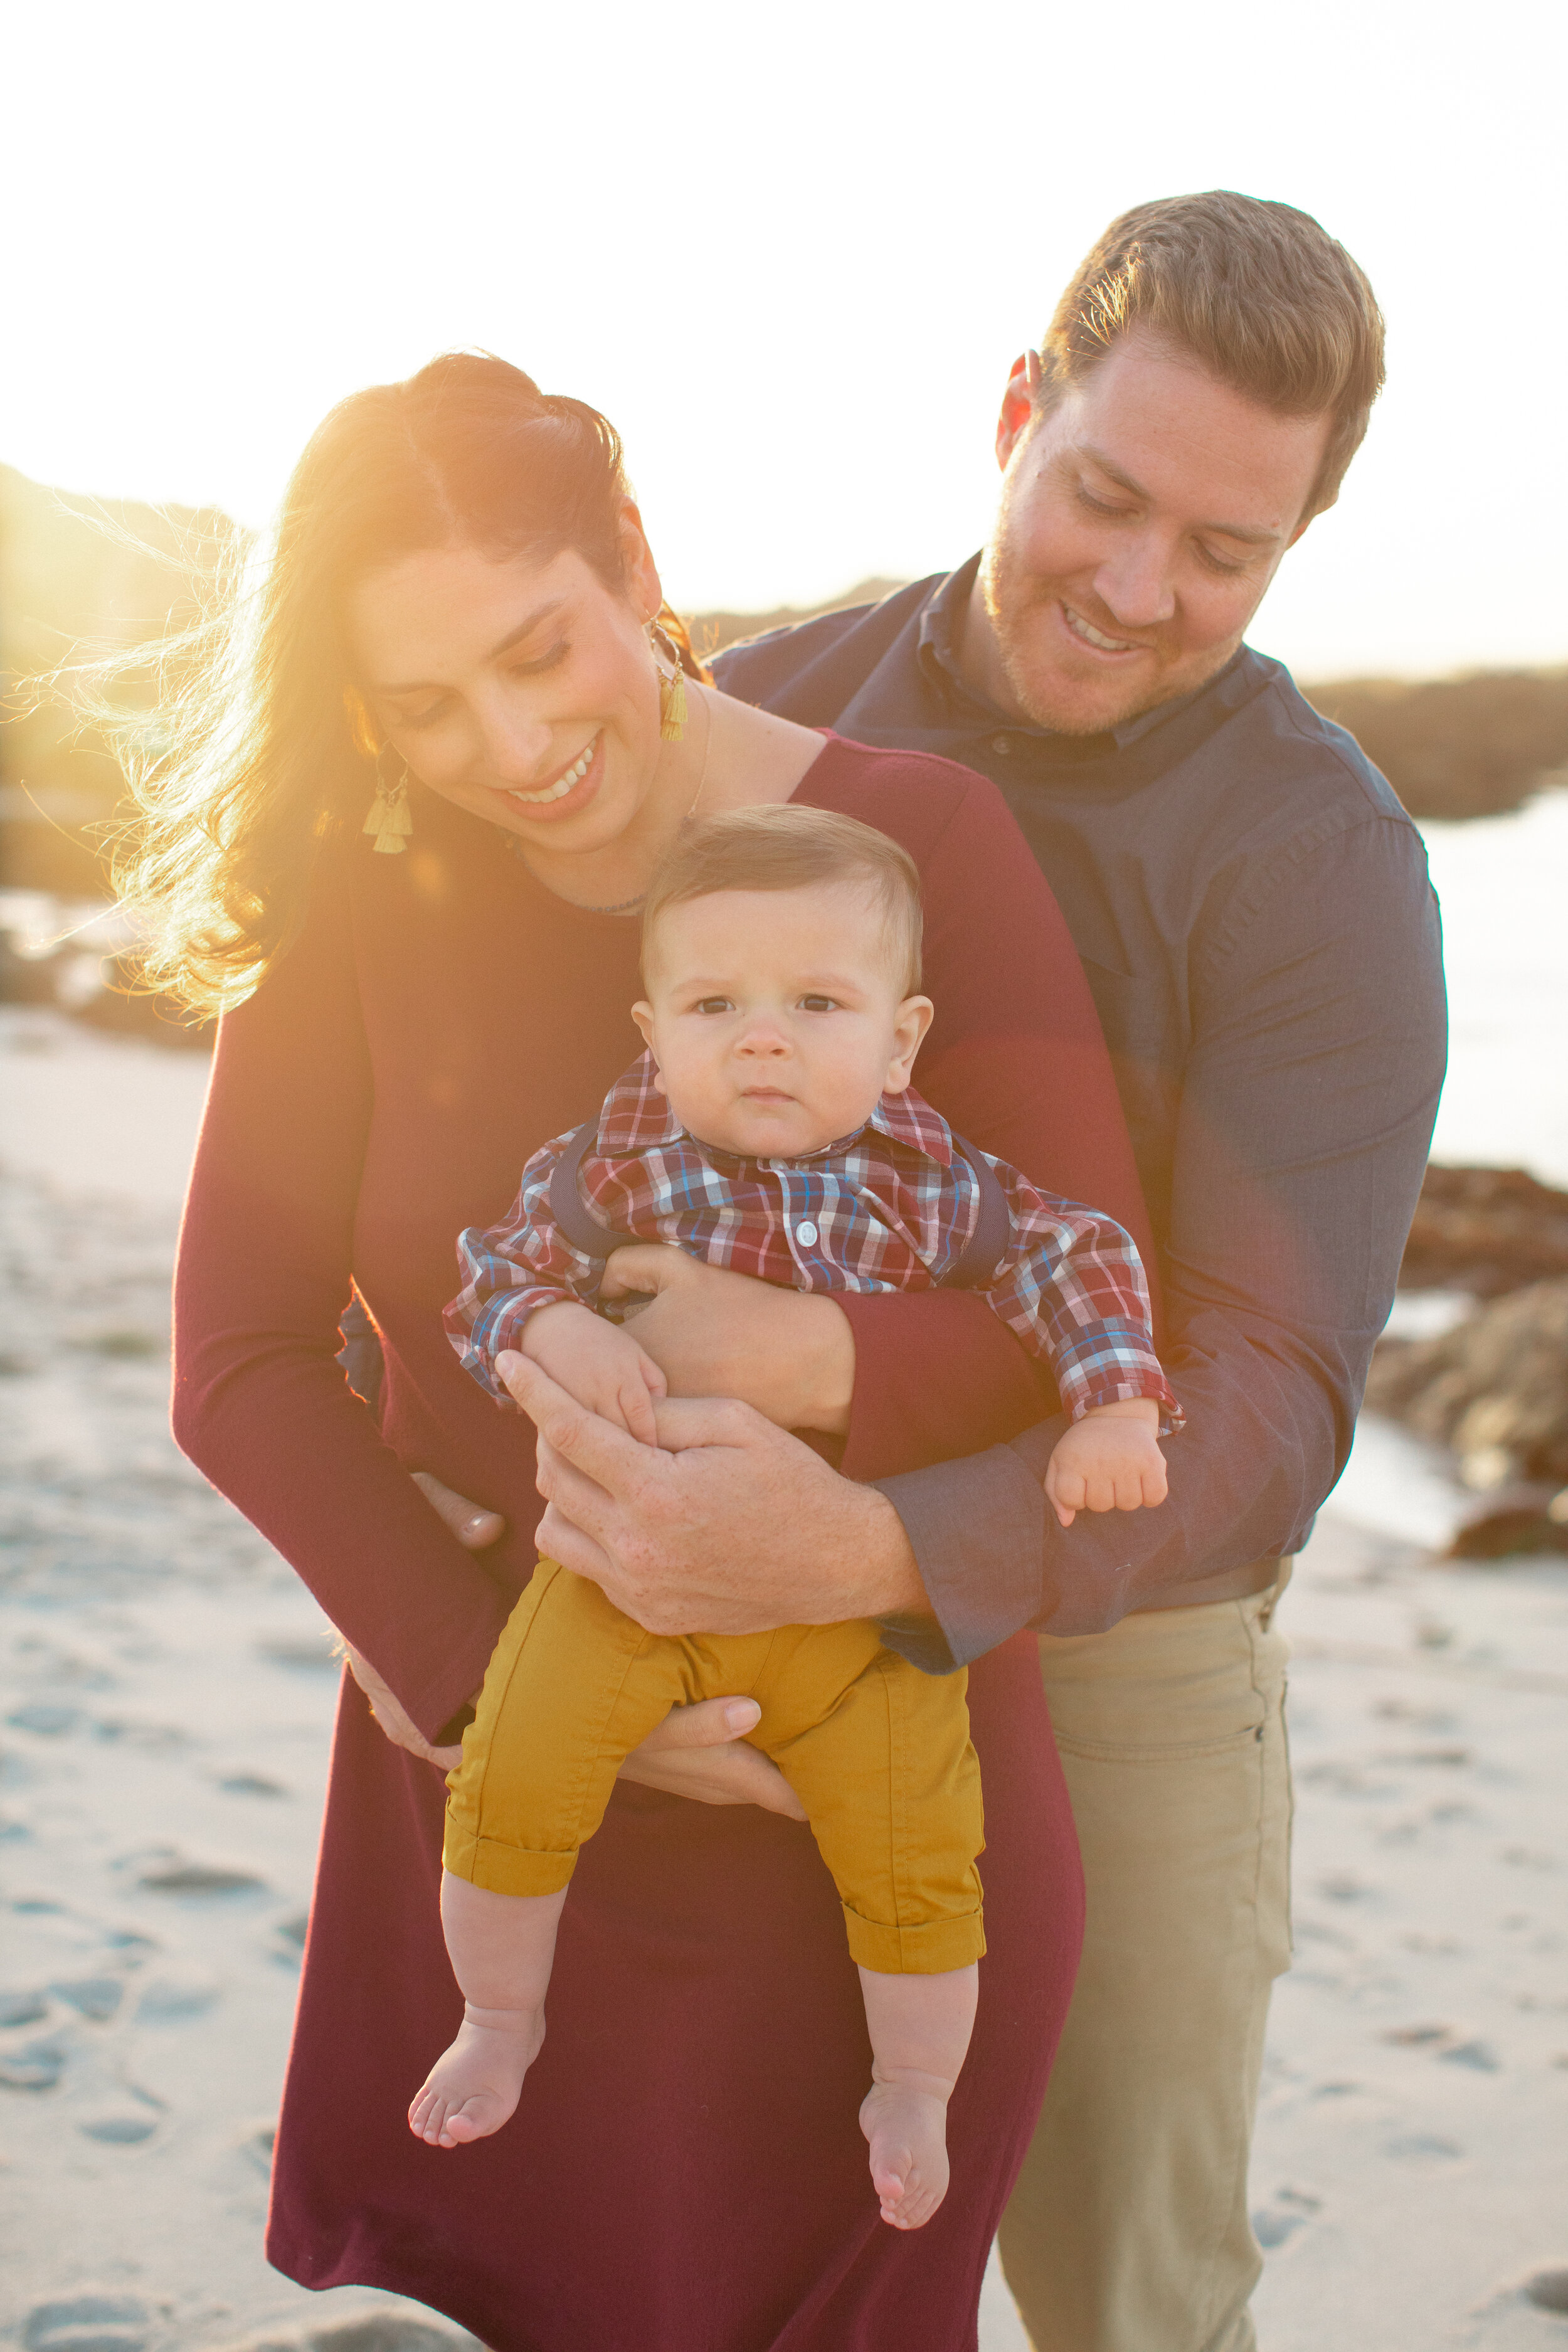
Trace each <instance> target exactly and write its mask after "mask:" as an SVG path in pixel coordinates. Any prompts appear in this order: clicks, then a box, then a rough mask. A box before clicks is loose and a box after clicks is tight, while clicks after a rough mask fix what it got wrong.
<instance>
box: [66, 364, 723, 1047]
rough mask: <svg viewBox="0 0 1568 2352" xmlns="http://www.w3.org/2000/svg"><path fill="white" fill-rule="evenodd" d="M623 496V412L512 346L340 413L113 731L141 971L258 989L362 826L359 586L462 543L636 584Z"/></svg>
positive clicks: (365, 746) (186, 984)
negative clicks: (525, 367) (275, 516)
mask: <svg viewBox="0 0 1568 2352" xmlns="http://www.w3.org/2000/svg"><path fill="white" fill-rule="evenodd" d="M627 496H628V490H627V485H626V471H625V467H624V464H623V460H622V452H621V442H620V436H619V435H618V434H617V433H616V430H615V427H614V426H613V425H610V424H609V423H608V421H607V420H606V419H605V417H603V416H601V415H599V413H598V411H597V410H596V409H593V408H589V407H587V406H585V405H584V403H583V402H582V401H579V400H569V399H566V398H564V397H563V396H561V395H559V394H543V393H542V392H541V391H540V390H539V387H538V386H537V384H535V383H534V382H533V381H532V379H531V377H529V376H526V375H524V374H523V373H522V371H521V368H514V367H510V366H509V365H508V364H507V362H505V361H504V360H498V359H492V358H490V357H489V356H488V355H485V354H482V353H475V352H451V353H448V354H447V355H446V356H445V357H443V358H441V359H437V360H432V361H431V362H430V364H429V366H428V367H425V368H421V370H420V371H419V373H418V374H417V375H415V376H410V377H409V379H408V380H407V382H406V383H394V384H379V385H374V386H373V387H372V388H371V389H370V390H368V391H365V392H359V393H355V394H353V397H352V398H351V399H348V400H345V401H343V402H342V404H340V406H338V407H337V408H334V409H333V411H332V412H331V415H330V416H328V417H327V419H326V421H325V422H324V424H322V425H321V426H320V427H319V429H318V430H317V432H316V433H315V434H314V435H313V436H312V437H311V439H310V443H309V445H308V446H307V447H306V450H305V453H304V455H303V456H302V457H301V458H300V462H299V464H298V465H297V466H296V467H295V468H294V472H293V475H292V477H291V478H290V480H289V488H288V490H287V492H286V494H285V497H284V500H283V507H282V511H281V513H280V514H279V520H278V524H277V528H276V530H275V531H274V533H273V535H272V537H271V539H270V541H268V543H267V544H266V545H265V546H264V547H262V548H261V549H260V550H259V551H258V552H257V553H256V554H255V555H254V556H252V557H251V558H250V560H249V561H248V562H246V561H245V559H244V558H243V556H239V557H237V558H236V560H235V562H234V565H233V567H232V569H231V571H230V573H229V575H228V576H227V577H226V579H223V580H222V581H220V583H219V587H218V591H217V594H216V609H215V610H214V611H213V612H212V614H211V615H210V617H209V618H207V619H206V620H205V622H204V623H203V624H202V625H200V626H199V627H197V628H195V629H193V630H191V631H188V632H187V633H185V634H184V635H182V636H179V637H176V638H174V639H173V640H171V641H169V642H167V643H165V644H164V645H163V646H160V647H159V648H158V649H157V652H156V656H155V659H156V663H157V671H158V675H157V689H158V690H157V693H156V696H155V709H154V712H153V719H152V723H151V724H150V725H149V723H148V722H147V720H146V719H145V718H144V717H138V718H136V719H131V720H126V719H123V717H121V719H120V720H119V722H118V723H115V722H113V721H112V720H111V721H110V725H109V727H108V730H107V731H108V732H109V733H110V739H111V740H112V742H113V746H114V749H115V750H116V751H117V752H118V754H119V757H120V760H121V765H122V766H123V768H124V770H125V772H126V774H127V776H128V778H129V780H130V782H131V788H132V795H133V798H134V802H135V805H136V810H137V812H138V813H137V814H136V815H134V816H133V817H132V819H131V820H130V822H129V823H128V824H126V825H125V826H124V827H123V828H122V829H121V833H120V835H119V838H118V842H117V845H116V852H115V856H114V862H113V873H114V880H115V885H116V887H117V888H118V889H119V891H120V893H121V898H122V901H123V902H124V903H125V904H126V906H127V907H128V908H130V910H131V911H132V914H133V916H134V917H135V919H136V921H137V925H138V929H139V932H140V936H141V947H140V950H139V951H138V955H137V958H136V961H137V964H138V967H139V978H140V981H141V983H142V985H143V986H144V987H146V988H148V989H149V990H152V991H155V992H158V993H160V994H163V995H165V996H169V997H172V998H174V999H175V1000H176V1001H177V1002H179V1003H183V1004H184V1005H185V1006H187V1007H188V1008H189V1009H191V1010H192V1011H193V1012H195V1013H198V1014H200V1015H202V1016H206V1015H208V1014H211V1013H220V1012H222V1011H223V1010H224V1009H225V1008H226V1006H229V1005H233V1004H237V1003H240V1002H242V1001H243V999H244V998H245V997H247V995H249V994H250V992H251V991H252V990H253V989H254V988H255V987H256V985H257V983H258V982H259V981H260V980H261V978H262V977H263V975H264V974H265V973H266V972H267V971H268V969H269V967H270V966H271V965H272V964H273V963H275V962H276V961H277V959H278V958H279V956H280V955H281V954H282V953H283V952H284V951H285V950H286V949H287V948H288V946H289V942H290V940H292V939H293V938H294V936H295V934H296V933H297V931H298V929H299V928H300V922H301V919H302V918H303V914H304V909H305V902H306V898H307V896H308V893H309V889H310V875H311V869H312V867H313V866H314V864H315V860H316V857H317V856H318V855H319V852H320V847H321V843H322V841H323V840H324V839H326V838H327V837H328V836H329V835H331V834H333V833H334V832H336V831H338V830H339V829H341V828H343V827H346V826H352V827H353V829H354V830H355V831H357V830H358V827H359V824H360V822H361V820H362V819H363V815H364V812H365V809H366V807H367V806H368V804H369V800H370V795H371V793H373V791H374V784H375V775H374V749H375V747H374V741H367V740H366V739H365V726H364V720H363V716H361V717H360V718H359V719H358V720H357V721H356V719H355V717H354V715H353V713H354V710H355V708H356V700H355V698H354V697H353V696H352V695H350V694H349V693H348V689H349V688H350V687H351V686H352V684H353V680H352V677H351V672H350V664H349V658H348V646H347V641H346V636H345V632H344V625H343V613H344V606H345V601H346V598H347V595H348V593H349V592H350V590H351V589H352V588H353V584H354V583H355V582H356V581H358V580H359V579H361V578H363V575H364V574H365V573H366V572H371V571H374V570H376V569H378V568H380V567H381V566H383V565H385V564H388V563H391V562H396V561H397V560H398V559H399V558H401V557H403V556H405V555H409V554H412V553H415V552H416V551H419V550H421V549H425V548H433V547H443V546H448V545H451V544H453V543H458V544H467V545H470V546H474V547H479V548H482V549H484V550H485V551H487V552H493V553H495V554H496V555H498V556H506V555H513V554H520V553H523V552H527V553H529V554H532V555H537V556H538V557H539V558H540V560H541V561H542V562H549V561H551V560H552V558H553V557H554V556H555V555H557V554H558V553H559V552H560V551H562V550H563V548H567V547H571V548H574V549H575V550H576V551H577V552H578V553H579V554H580V555H581V556H582V557H583V558H584V561H585V562H588V563H590V564H591V565H592V566H593V568H594V570H595V572H597V573H598V574H599V576H600V577H601V579H603V580H604V581H605V583H606V584H607V585H609V586H611V587H612V588H614V589H616V591H617V592H618V591H619V590H620V589H621V588H622V587H623V585H624V580H625V572H624V561H623V555H622V542H621V536H620V528H619V525H620V516H621V502H622V500H623V499H626V497H627ZM663 619H664V623H665V626H666V627H667V628H668V629H669V630H670V632H671V635H673V636H674V637H675V640H676V642H677V644H678V645H679V646H680V649H681V656H682V659H683V661H685V663H686V665H687V667H689V669H690V671H691V673H692V675H693V676H696V677H701V676H703V675H704V673H703V671H702V670H701V668H700V666H699V664H698V663H697V661H696V659H695V657H694V656H692V654H691V651H690V646H689V639H688V638H687V635H686V632H685V630H684V628H683V627H682V626H681V625H680V624H679V621H677V620H676V618H675V616H674V615H673V614H669V613H668V611H667V612H666V614H664V615H663ZM357 707H358V708H359V709H360V710H361V711H362V712H363V706H357ZM98 715H99V717H100V720H101V719H102V718H103V716H104V710H103V707H102V706H100V709H99V714H98Z"/></svg>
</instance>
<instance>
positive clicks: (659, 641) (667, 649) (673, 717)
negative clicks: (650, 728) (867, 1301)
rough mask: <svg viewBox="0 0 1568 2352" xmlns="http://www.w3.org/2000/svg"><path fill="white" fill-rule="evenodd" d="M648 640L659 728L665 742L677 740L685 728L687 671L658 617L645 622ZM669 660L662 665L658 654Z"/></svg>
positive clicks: (675, 741)
mask: <svg viewBox="0 0 1568 2352" xmlns="http://www.w3.org/2000/svg"><path fill="white" fill-rule="evenodd" d="M647 635H648V643H649V645H650V646H652V647H653V666H654V667H655V669H656V670H658V731H659V737H660V740H662V741H664V742H666V743H679V740H680V739H681V737H682V736H683V735H684V734H685V732H686V672H685V671H684V670H683V669H682V668H681V667H680V656H679V654H678V653H677V651H676V649H675V646H674V643H673V641H672V640H671V639H670V638H669V637H668V636H667V635H665V632H664V631H663V630H662V629H661V628H660V627H659V625H658V621H657V620H652V621H650V622H649V623H648V625H647ZM661 653H662V654H663V655H664V656H666V658H667V659H668V663H669V667H668V669H666V668H665V666H664V663H663V662H661V661H660V659H659V655H660V654H661Z"/></svg>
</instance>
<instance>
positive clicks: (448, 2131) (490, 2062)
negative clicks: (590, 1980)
mask: <svg viewBox="0 0 1568 2352" xmlns="http://www.w3.org/2000/svg"><path fill="white" fill-rule="evenodd" d="M543 2041H544V2012H543V2011H542V2010H538V2009H523V2010H512V2011H503V2010H494V2009H492V2010H487V2011H485V2013H484V2017H483V2019H482V2021H481V2020H480V2019H478V2018H475V2017H473V2016H472V2015H470V2016H468V2017H467V2018H465V2019H464V2021H463V2023H462V2024H461V2025H460V2026H459V2027H458V2038H457V2040H456V2041H455V2042H453V2044H452V2046H451V2048H450V2049H449V2050H444V2051H443V2052H442V2053H441V2055H440V2057H439V2058H437V2061H436V2063H435V2064H434V2066H432V2067H431V2069H430V2072H429V2074H427V2075H426V2078H425V2084H424V2087H423V2089H422V2090H421V2091H420V2092H419V2094H418V2095H417V2097H416V2099H415V2101H414V2104H413V2105H412V2106H411V2107H410V2108H409V2110H408V2128H409V2130H410V2131H411V2132H412V2133H413V2134H414V2137H415V2138H416V2139H422V2140H424V2142H425V2143H426V2147H461V2146H462V2145H463V2144H464V2143H465V2142H466V2141H468V2140H471V2139H486V2138H488V2137H489V2134H490V2133H491V2132H496V2131H500V2127H501V2126H502V2124H504V2123H505V2122H506V2121H507V2119H508V2117H509V2116H510V2115H511V2113H512V2110H513V2109H514V2108H515V2106H516V2105H517V2102H518V2098H519V2096H520V2095H521V2090H522V2078H523V2076H524V2075H525V2074H527V2072H528V2070H529V2068H530V2067H531V2065H532V2063H533V2062H534V2060H535V2059H536V2058H537V2057H538V2055H539V2053H540V2048H541V2046H542V2042H543Z"/></svg>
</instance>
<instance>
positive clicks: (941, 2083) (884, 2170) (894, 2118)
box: [860, 1961, 980, 2230]
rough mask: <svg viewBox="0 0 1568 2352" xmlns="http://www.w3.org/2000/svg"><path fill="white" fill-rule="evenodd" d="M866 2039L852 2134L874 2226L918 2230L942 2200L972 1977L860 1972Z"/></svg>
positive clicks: (976, 1989) (953, 1972)
mask: <svg viewBox="0 0 1568 2352" xmlns="http://www.w3.org/2000/svg"><path fill="white" fill-rule="evenodd" d="M860 1990H861V1992H862V1994H863V1996H864V1998H865V2002H866V2025H867V2030H868V2032H869V2033H870V2036H871V2088H870V2089H869V2091H868V2093H867V2094H866V2097H865V2099H864V2101H863V2103H862V2105H861V2108H860V2128H861V2130H862V2131H863V2132H864V2133H865V2135H866V2137H867V2138H868V2140H869V2141H870V2143H871V2184H872V2187H873V2188H874V2189H876V2191H877V2194H878V2196H879V2198H880V2200H881V2203H882V2219H883V2221H890V2222H891V2223H892V2225H893V2227H894V2229H895V2230H918V2229H919V2228H920V2227H921V2223H922V2222H924V2221H930V2220H931V2215H932V2214H933V2213H934V2212H935V2211H936V2209H937V2207H938V2206H939V2205H940V2204H941V2203H942V2199H943V2198H944V2197H945V2196H946V2195H947V2103H948V2100H949V2098H950V2097H951V2096H952V2086H953V2084H955V2083H956V2082H957V2080H958V2075H959V2069H960V2068H961V2067H962V2065H963V2060H964V2053H965V2052H966V2051H967V2050H968V2048H969V2037H970V2034H971V2033H972V2032H973V2028H974V2009H975V2003H976V2001H977V2000H978V1999H979V1994H980V1970H979V1969H978V1968H977V1967H976V1966H975V1965H974V1963H973V1961H971V1962H970V1964H969V1966H968V1968H966V1969H947V1970H946V1971H945V1972H944V1973H943V1974H942V1975H941V1976H929V1977H924V1976H881V1975H879V1974H878V1973H876V1972H875V1971H874V1970H872V1969H861V1971H860Z"/></svg>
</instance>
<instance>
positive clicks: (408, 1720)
mask: <svg viewBox="0 0 1568 2352" xmlns="http://www.w3.org/2000/svg"><path fill="white" fill-rule="evenodd" d="M343 1655H344V1657H345V1658H346V1659H347V1660H348V1666H349V1672H350V1674H351V1675H353V1678H354V1680H355V1682H356V1683H358V1685H359V1686H360V1688H361V1690H362V1691H363V1693H364V1695H365V1696H366V1698H367V1699H369V1701H370V1711H371V1713H372V1715H373V1716H374V1717H375V1719H376V1721H377V1723H378V1724H379V1725H380V1726H381V1728H382V1729H383V1731H384V1732H385V1734H386V1736H387V1738H388V1739H390V1740H391V1742H392V1744H393V1746H394V1747H395V1748H407V1750H408V1753H409V1754H410V1756H417V1757H418V1758H419V1759H420V1760H421V1762H422V1763H426V1764H434V1765H436V1766H437V1769H439V1770H441V1771H443V1772H452V1771H455V1770H456V1769H457V1768H458V1765H459V1764H460V1763H461V1762H462V1760H463V1751H462V1748H460V1747H458V1748H432V1746H431V1745H430V1742H429V1741H428V1740H427V1739H426V1737H425V1734H424V1733H423V1732H422V1731H421V1730H420V1728H419V1726H418V1725H417V1724H416V1722H415V1720H414V1718H413V1717H412V1716H411V1715H409V1714H408V1713H407V1712H406V1710H405V1707H404V1705H403V1702H402V1700H401V1699H398V1698H395V1697H394V1696H393V1694H392V1692H391V1691H390V1690H389V1689H388V1688H387V1685H385V1683H384V1682H383V1681H382V1679H381V1676H380V1675H378V1674H377V1673H376V1671H375V1668H374V1666H373V1665H372V1664H371V1663H370V1661H369V1660H368V1659H367V1658H362V1657H361V1655H360V1654H359V1652H358V1651H357V1650H355V1649H352V1648H351V1647H350V1645H349V1644H348V1643H346V1642H345V1643H343Z"/></svg>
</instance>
